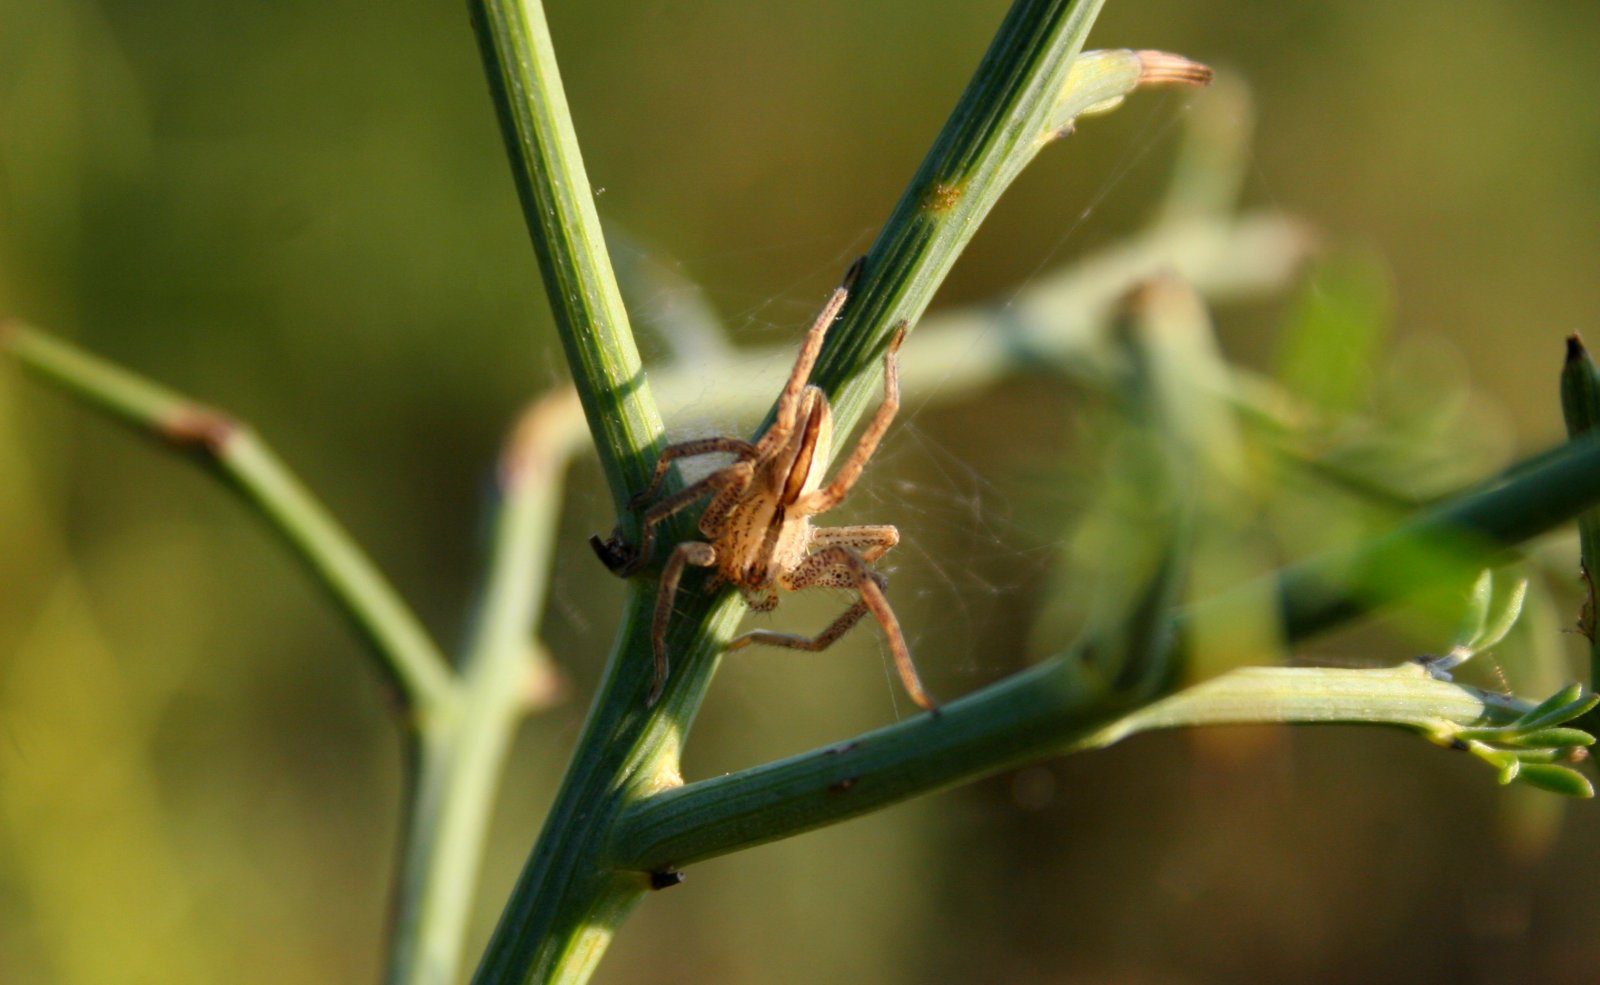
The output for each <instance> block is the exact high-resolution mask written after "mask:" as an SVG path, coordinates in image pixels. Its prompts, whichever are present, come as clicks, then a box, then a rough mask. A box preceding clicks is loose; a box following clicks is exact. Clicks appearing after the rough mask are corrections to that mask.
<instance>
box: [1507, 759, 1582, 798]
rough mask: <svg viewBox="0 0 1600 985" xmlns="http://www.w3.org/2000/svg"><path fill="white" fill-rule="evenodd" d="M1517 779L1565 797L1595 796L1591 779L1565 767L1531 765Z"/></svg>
mask: <svg viewBox="0 0 1600 985" xmlns="http://www.w3.org/2000/svg"><path fill="white" fill-rule="evenodd" d="M1516 779H1519V780H1521V781H1522V782H1523V783H1526V784H1527V785H1528V786H1530V787H1538V788H1539V789H1540V790H1548V791H1550V792H1551V793H1558V794H1561V795H1562V796H1564V797H1577V798H1580V799H1583V800H1587V799H1589V798H1590V797H1593V796H1594V785H1593V784H1591V783H1590V782H1589V778H1588V777H1586V776H1584V775H1583V774H1582V773H1579V772H1578V771H1577V770H1574V769H1569V768H1568V767H1565V766H1556V765H1553V764H1543V763H1529V764H1527V765H1525V766H1523V767H1522V770H1521V771H1520V772H1519V773H1518V774H1517V776H1516ZM1501 782H1505V781H1503V780H1502V781H1501Z"/></svg>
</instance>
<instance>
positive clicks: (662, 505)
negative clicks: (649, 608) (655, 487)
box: [597, 462, 752, 578]
mask: <svg viewBox="0 0 1600 985" xmlns="http://www.w3.org/2000/svg"><path fill="white" fill-rule="evenodd" d="M751 474H752V469H751V467H750V463H749V462H735V463H734V464H732V465H730V466H728V467H727V468H725V469H718V470H717V471H715V472H713V473H711V474H710V475H708V476H706V477H705V478H704V479H701V480H700V481H699V482H696V483H693V484H691V485H688V486H685V487H684V488H682V489H680V490H678V491H677V492H675V493H673V494H672V495H671V496H668V497H667V498H666V499H663V500H661V501H660V502H657V503H656V504H654V505H653V506H651V507H650V508H649V509H648V510H645V511H644V517H643V519H641V520H640V521H639V547H638V550H637V551H636V552H635V553H634V555H633V556H632V557H631V558H629V559H628V560H627V561H626V563H624V564H622V565H621V566H620V567H618V568H615V569H613V570H615V571H616V573H617V574H618V575H620V576H621V577H623V578H628V577H631V576H632V575H634V574H636V573H637V572H638V571H639V569H640V568H642V567H644V566H645V564H646V563H648V562H649V560H650V554H651V552H652V550H653V549H654V547H655V543H656V525H657V524H659V523H661V522H662V521H663V520H666V519H668V518H669V517H671V516H673V515H675V514H677V513H681V512H682V511H684V510H685V509H687V508H688V507H689V506H690V505H692V504H693V503H694V501H695V500H697V499H699V498H701V497H702V496H705V495H707V494H709V493H712V492H717V493H722V494H726V493H727V491H728V490H729V489H741V488H743V487H744V486H745V485H748V484H749V482H750V476H751ZM613 539H615V538H613ZM597 550H598V548H597ZM602 559H603V558H602ZM608 566H609V565H608Z"/></svg>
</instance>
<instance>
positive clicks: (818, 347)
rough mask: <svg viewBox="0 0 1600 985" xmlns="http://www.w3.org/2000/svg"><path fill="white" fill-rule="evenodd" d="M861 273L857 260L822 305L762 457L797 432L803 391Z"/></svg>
mask: <svg viewBox="0 0 1600 985" xmlns="http://www.w3.org/2000/svg"><path fill="white" fill-rule="evenodd" d="M859 273H860V261H857V262H856V263H854V264H852V265H851V266H850V270H849V272H848V273H846V274H845V278H844V283H843V284H840V285H839V286H838V287H836V288H834V291H833V294H832V295H830V296H829V297H828V303H827V304H824V305H823V306H822V311H821V312H820V313H819V314H818V315H817V320H816V321H814V322H812V323H811V327H810V328H809V329H807V330H806V339H805V341H804V342H803V343H801V345H800V355H799V356H798V357H796V359H795V361H794V369H792V370H790V371H789V381H788V382H787V383H785V384H784V385H783V392H782V393H781V394H779V395H778V410H777V413H775V414H774V415H773V417H772V426H771V427H769V428H767V430H766V433H764V434H762V435H761V440H760V441H759V442H758V443H757V445H756V453H757V454H758V455H763V454H770V453H771V451H772V449H773V448H774V447H775V446H776V445H778V444H780V443H781V442H783V441H786V440H788V437H789V435H790V433H791V432H792V431H793V430H794V423H795V416H796V415H797V414H798V413H799V410H800V392H801V391H802V390H804V389H805V387H806V380H807V379H808V378H809V377H810V376H811V368H812V367H813V366H815V365H816V364H817V356H818V354H820V353H821V352H822V341H823V339H825V338H827V335H828V329H829V328H830V327H832V325H833V320H834V319H835V318H838V317H839V312H840V311H841V310H842V309H843V308H844V303H845V302H846V301H848V300H849V299H850V288H851V287H852V286H853V285H854V283H855V279H856V277H857V276H858V275H859Z"/></svg>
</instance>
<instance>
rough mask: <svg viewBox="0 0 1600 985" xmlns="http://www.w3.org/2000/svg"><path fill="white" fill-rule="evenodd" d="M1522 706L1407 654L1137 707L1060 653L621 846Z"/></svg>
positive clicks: (728, 835) (627, 821) (676, 849)
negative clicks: (1152, 739) (1289, 737)
mask: <svg viewBox="0 0 1600 985" xmlns="http://www.w3.org/2000/svg"><path fill="white" fill-rule="evenodd" d="M1519 710H1523V706H1521V705H1513V704H1510V703H1508V702H1506V701H1505V700H1504V699H1501V698H1499V697H1497V696H1495V695H1492V694H1486V693H1484V692H1481V691H1476V690H1474V689H1472V688H1467V687H1463V686H1461V685H1456V684H1447V683H1444V682H1442V681H1437V680H1434V679H1433V678H1431V677H1429V676H1428V675H1427V673H1426V672H1425V671H1424V670H1423V669H1422V668H1421V667H1420V666H1416V665H1405V666H1401V667H1394V668H1381V669H1375V670H1347V669H1328V668H1245V669H1241V670H1236V671H1231V672H1229V673H1228V674H1225V675H1223V676H1221V677H1218V678H1215V679H1213V680H1211V681H1208V682H1206V683H1205V684H1202V685H1198V686H1196V687H1194V688H1190V689H1188V690H1186V691H1182V692H1179V693H1178V694H1175V695H1172V696H1170V697H1168V698H1165V699H1163V700H1160V701H1156V702H1153V703H1151V704H1149V705H1145V706H1144V707H1141V708H1138V709H1136V710H1134V711H1131V712H1130V711H1129V710H1128V709H1127V708H1126V707H1121V708H1119V707H1118V706H1117V705H1116V703H1115V702H1108V701H1107V696H1106V691H1105V690H1104V688H1103V687H1102V686H1100V685H1099V684H1097V683H1094V682H1093V681H1092V679H1091V678H1089V677H1087V676H1085V675H1084V674H1083V673H1082V672H1081V669H1080V668H1078V667H1077V666H1076V665H1075V662H1074V661H1073V660H1071V659H1067V658H1059V657H1058V658H1055V659H1052V660H1049V661H1047V662H1045V663H1042V664H1040V665H1038V666H1036V667H1034V668H1032V669H1030V670H1027V671H1024V672H1022V673H1020V674H1016V675H1014V676H1012V677H1010V678H1007V679H1006V680H1004V681H1001V682H999V683H998V684H995V685H993V686H991V687H988V688H985V689H984V690H983V691H981V692H978V693H977V694H974V695H970V696H968V697H966V698H963V699H961V700H959V701H954V702H951V703H950V704H949V705H946V706H945V708H944V710H943V713H942V714H941V715H940V716H939V717H937V718H934V717H929V716H926V715H924V716H919V717H918V718H915V719H912V720H909V721H906V722H901V723H898V724H896V725H891V726H888V727H886V728H882V729H878V730H876V731H873V732H868V733H866V734H865V735H862V736H858V737H856V738H854V739H851V740H849V741H847V742H842V743H839V744H837V745H834V746H831V747H828V748H825V749H818V750H813V751H811V752H807V753H802V754H800V755H798V756H794V757H791V758H789V759H784V760H779V761H777V762H774V763H769V764H766V765H763V766H758V767H755V768H753V769H748V770H742V771H739V772H736V773H730V774H726V775H724V776H719V777H716V778H714V779H710V780H702V781H699V782H697V783H692V784H689V785H688V786H685V787H680V788H678V789H675V790H668V791H665V792H663V793H661V794H658V795H657V796H654V797H651V798H649V799H648V800H646V801H644V802H642V803H640V804H638V805H637V806H636V807H634V808H633V809H632V810H630V811H629V812H628V813H627V814H626V815H625V816H624V817H623V823H622V826H621V827H620V828H619V829H618V831H617V837H616V840H615V842H614V845H613V850H614V852H615V853H616V854H615V859H616V864H617V865H618V866H619V867H623V868H637V869H661V868H666V867H678V866H683V865H688V864H690V863H692V862H698V861H704V860H706V859H709V858H715V857H716V856H719V855H725V854H727V853H729V852H734V851H738V850H741V849H745V848H750V847H753V846H756V845H760V844H763V843H766V842H769V841H773V840H776V839H780V838H786V837H790V836H792V835H795V834H799V833H801V832H804V831H808V830H811V829H813V828H817V827H821V826H823V825H826V824H832V823H835V822H837V821H841V820H845V819H848V818H852V817H856V816H858V815H861V814H865V813H868V812H870V811H874V810H878V809H880V808H882V807H884V806H887V805H889V804H892V803H896V802H898V801H901V800H905V799H907V798H909V797H912V796H915V795H920V794H924V793H929V792H932V791H936V790H940V789H944V788H946V787H950V786H954V785H956V784H958V783H962V782H966V781H970V780H973V779H977V778H979V777H982V776H987V775H989V774H992V773H995V772H998V771H1000V770H1003V769H1007V768H1010V767H1014V766H1017V765H1020V764H1022V763H1026V762H1029V761H1031V760H1034V759H1038V758H1039V757H1041V756H1045V755H1050V754H1053V753H1062V752H1069V751H1078V750H1085V749H1092V748H1100V747H1102V746H1106V745H1110V744H1111V743H1113V742H1116V741H1119V740H1121V739H1123V738H1126V737H1127V736H1129V735H1132V734H1134V733H1137V732H1145V731H1151V730H1155V729H1168V728H1181V727H1186V726H1191V725H1223V724H1248V723H1262V722H1298V723H1327V724H1333V723H1359V724H1386V725H1396V726H1404V727H1410V728H1413V729H1415V730H1417V731H1422V732H1429V731H1432V730H1433V729H1435V728H1436V727H1437V726H1438V725H1439V724H1440V723H1441V722H1452V723H1455V724H1460V725H1475V724H1480V723H1500V722H1504V721H1510V720H1511V719H1513V718H1515V716H1516V713H1517V712H1518V711H1519Z"/></svg>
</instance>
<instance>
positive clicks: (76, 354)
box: [0, 322, 456, 729]
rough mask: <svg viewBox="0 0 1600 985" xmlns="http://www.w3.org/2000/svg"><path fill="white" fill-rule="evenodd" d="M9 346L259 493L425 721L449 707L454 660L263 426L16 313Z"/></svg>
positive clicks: (113, 412)
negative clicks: (267, 439) (266, 437)
mask: <svg viewBox="0 0 1600 985" xmlns="http://www.w3.org/2000/svg"><path fill="white" fill-rule="evenodd" d="M0 351H7V352H9V353H10V354H11V355H12V357H14V358H15V359H16V360H17V361H18V362H19V363H20V364H22V365H23V366H24V367H26V368H27V369H29V370H30V371H32V372H33V373H35V374H37V375H38V376H40V377H42V378H44V379H46V380H48V381H50V382H51V383H54V384H55V385H57V386H59V387H61V388H62V389H63V390H65V391H67V392H68V393H70V394H72V395H73V396H75V397H78V398H80V399H82V400H83V401H85V402H86V403H88V404H89V405H90V406H92V407H95V408H96V409H98V410H101V411H104V412H105V413H107V414H109V415H110V416H112V417H113V418H116V419H117V420H119V421H121V422H123V423H125V424H129V425H131V426H133V427H135V428H137V429H139V430H140V431H143V432H144V433H146V434H150V435H152V436H155V437H157V438H160V439H161V440H162V441H164V442H166V443H167V444H168V445H170V446H173V447H176V448H178V449H180V450H182V451H185V452H189V453H192V454H194V455H197V456H199V457H200V459H201V460H202V461H203V462H205V463H206V464H207V465H209V466H211V467H212V468H214V469H215V470H216V471H217V472H218V473H220V474H221V475H222V477H223V478H225V479H226V480H227V481H228V482H229V484H230V485H232V486H233V487H234V488H235V489H236V490H238V492H239V493H240V494H242V495H243V496H244V498H245V499H246V500H247V501H249V502H250V503H251V505H253V506H254V507H255V508H256V509H257V510H258V511H259V512H260V514H261V515H262V517H263V518H264V519H265V520H266V521H267V523H268V524H269V525H270V526H271V527H272V529H273V530H274V531H276V532H277V533H278V534H279V536H281V537H282V538H283V539H284V541H285V542H287V543H288V545H289V547H290V548H291V550H293V552H294V553H295V555H296V556H297V557H299V558H300V559H301V560H302V561H303V562H305V564H306V566H307V567H308V568H309V569H310V570H311V572H312V574H313V575H315V576H316V578H317V581H318V583H319V584H321V585H322V586H323V587H324V588H325V589H326V590H327V591H328V593H329V594H330V595H331V596H332V597H333V599H334V601H335V602H337V603H338V605H339V608H340V609H341V610H342V611H343V612H344V613H345V614H346V615H347V616H348V617H349V618H350V620H351V622H352V623H353V624H354V625H355V627H356V629H357V630H358V631H359V632H360V633H361V635H362V636H363V637H365V638H366V640H367V641H368V642H369V643H370V644H371V646H372V650H373V652H374V653H375V654H376V655H377V657H378V664H379V668H380V669H381V670H382V671H383V673H384V675H385V677H386V678H387V679H389V680H390V681H391V682H392V683H393V685H394V687H395V690H396V692H397V693H398V695H399V697H400V698H401V700H403V701H404V702H405V703H406V705H407V707H408V708H409V709H410V712H411V716H410V721H409V722H408V725H409V726H410V727H411V728H413V729H417V728H425V727H426V726H427V724H428V722H429V721H430V720H431V719H433V718H435V717H437V716H439V715H441V714H444V713H446V712H447V710H448V709H449V707H450V705H451V703H452V702H453V700H454V697H455V687H456V681H455V676H454V673H453V671H452V670H451V668H450V665H449V663H448V661H447V660H446V659H445V657H444V655H443V654H442V653H441V652H440V651H439V649H438V647H436V646H435V645H434V643H433V641H432V640H431V639H430V638H429V637H428V633H427V631H426V630H425V629H423V627H422V624H421V622H420V621H418V619H417V618H416V616H415V615H414V614H413V613H412V612H411V610H410V609H409V608H408V607H407V606H406V604H405V603H404V602H403V601H402V600H401V598H400V596H399V594H398V593H397V592H396V591H395V590H394V588H393V587H392V586H391V585H390V584H389V582H388V581H387V580H386V579H385V578H384V577H383V575H382V574H381V573H380V572H379V571H378V569H377V568H376V567H375V566H374V565H373V563H372V561H371V560H370V559H369V558H368V557H367V556H366V554H364V553H363V552H362V551H361V549H360V548H359V547H358V546H356V543H355V542H354V541H353V540H352V539H351V537H350V535H349V534H348V533H346V532H345V530H344V529H343V528H342V527H340V526H339V524H338V523H337V522H336V521H335V520H334V519H333V517H332V516H330V515H329V513H328V511H327V510H326V509H325V508H324V507H323V506H322V504H321V503H319V502H317V500H316V499H315V498H314V497H313V496H312V495H311V494H310V492H308V491H307V490H306V488H305V487H304V486H303V485H301V483H300V481H299V480H298V479H296V478H295V477H294V475H293V473H291V472H290V471H289V469H288V467H287V466H285V465H284V464H283V462H282V461H280V460H279V459H278V457H277V456H276V455H274V454H273V452H272V450H271V449H270V448H268V447H267V446H266V445H265V444H263V443H262V442H261V440H260V439H259V438H258V437H256V435H255V433H254V432H253V431H252V430H251V429H250V428H249V427H247V426H246V425H244V424H242V423H241V422H239V421H236V420H234V419H232V418H230V417H228V416H227V415H225V414H223V413H221V412H219V411H216V410H213V409H211V408H209V407H206V406H204V405H202V404H199V403H196V402H194V401H192V400H189V399H187V398H185V397H182V396H180V395H178V394H176V393H173V392H172V391H170V390H167V389H165V388H163V387H160V386H158V385H156V384H154V383H151V382H149V381H148V380H145V379H142V378H141V377H139V376H137V375H135V374H133V373H130V372H128V371H127V370H124V369H121V368H120V367H117V366H113V365H111V364H110V363H107V362H105V361H103V360H101V359H98V358H96V357H94V356H91V355H89V354H87V353H85V352H83V351H81V350H79V349H78V348H76V347H75V346H72V345H69V344H68V343H66V342H62V341H60V340H59V339H54V338H51V337H50V336H47V335H44V334H43V333H40V332H38V331H36V330H34V329H32V328H29V327H27V326H25V325H21V324H17V323H14V322H11V323H6V324H4V325H0Z"/></svg>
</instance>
